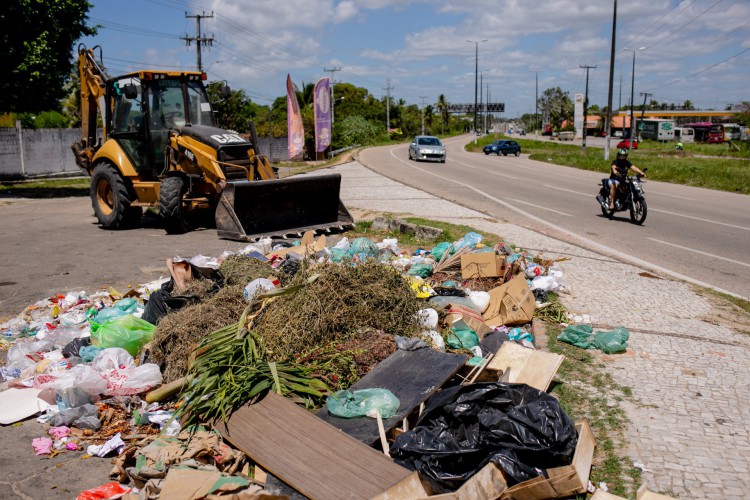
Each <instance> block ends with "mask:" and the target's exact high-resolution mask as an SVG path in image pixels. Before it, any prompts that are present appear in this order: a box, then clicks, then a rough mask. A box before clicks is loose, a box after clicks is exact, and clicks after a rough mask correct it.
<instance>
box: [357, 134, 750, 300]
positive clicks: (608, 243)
mask: <svg viewBox="0 0 750 500" xmlns="http://www.w3.org/2000/svg"><path fill="white" fill-rule="evenodd" d="M470 139H471V138H470V137H467V136H462V137H458V138H453V139H449V140H447V141H446V143H447V150H448V160H447V162H446V163H445V164H441V163H428V162H413V161H410V160H409V159H408V152H407V145H406V144H404V145H398V146H384V147H380V148H371V149H367V150H365V151H363V152H362V153H360V156H359V160H360V161H361V162H362V163H363V164H364V165H366V166H367V167H369V168H371V169H373V170H374V171H376V172H378V173H380V174H382V175H385V176H387V177H389V178H391V179H394V180H397V181H399V182H402V183H404V184H407V185H410V186H413V187H416V188H419V189H422V190H424V191H427V192H429V193H431V194H433V195H435V196H439V197H441V198H444V199H447V200H450V201H453V202H456V203H458V204H460V205H464V206H466V207H469V208H472V209H474V210H477V211H480V212H483V213H485V214H487V215H489V216H492V217H495V218H497V219H500V220H507V221H509V222H512V223H514V224H518V225H521V226H525V227H529V228H531V229H534V230H536V231H540V232H542V233H545V234H548V235H550V236H553V237H556V238H559V239H563V240H566V241H571V242H573V243H576V244H579V245H581V246H584V247H587V248H590V249H592V250H596V251H599V252H602V253H605V254H608V255H612V256H614V257H618V258H620V259H621V260H624V261H628V262H633V261H642V262H639V263H646V264H647V267H649V268H651V269H653V270H655V271H659V272H668V273H670V274H671V275H673V276H676V277H680V278H683V279H687V280H688V281H693V282H698V283H704V284H708V285H710V286H712V287H714V288H717V289H719V290H721V291H726V292H729V293H732V294H735V295H739V296H742V297H750V196H746V195H739V194H733V193H725V192H720V191H714V190H709V189H701V188H693V187H688V186H679V185H674V184H667V183H662V182H650V181H648V179H647V182H646V183H645V185H644V190H645V192H646V200H647V202H648V217H647V219H646V222H645V223H644V224H643V225H642V226H637V225H635V224H631V223H630V219H629V213H628V212H618V213H617V214H616V216H615V218H614V219H612V220H610V219H608V218H606V217H604V216H602V214H601V210H600V207H599V204H598V203H597V202H596V200H595V198H594V197H595V196H596V194H597V193H598V190H599V182H600V180H601V179H602V178H604V177H606V176H608V172H609V167H608V162H605V161H604V160H603V159H602V171H601V173H597V172H590V171H584V170H578V169H574V168H569V167H562V166H558V165H552V164H547V163H543V162H538V161H532V160H529V159H528V157H527V156H526V155H523V154H522V155H521V156H520V157H518V158H517V157H514V156H507V157H504V156H499V157H498V156H495V155H490V156H485V155H484V154H482V153H468V152H466V151H465V150H464V148H463V145H464V144H466V143H467V141H469V140H470ZM636 163H637V159H636ZM612 293H617V292H616V291H613V292H612Z"/></svg>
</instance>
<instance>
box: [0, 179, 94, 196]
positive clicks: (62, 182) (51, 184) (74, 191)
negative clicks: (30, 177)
mask: <svg viewBox="0 0 750 500" xmlns="http://www.w3.org/2000/svg"><path fill="white" fill-rule="evenodd" d="M89 180H90V179H89V178H88V177H84V178H75V179H41V180H35V181H17V182H16V181H13V182H10V181H6V182H0V197H15V196H18V197H21V198H66V197H69V196H89V194H90V191H89Z"/></svg>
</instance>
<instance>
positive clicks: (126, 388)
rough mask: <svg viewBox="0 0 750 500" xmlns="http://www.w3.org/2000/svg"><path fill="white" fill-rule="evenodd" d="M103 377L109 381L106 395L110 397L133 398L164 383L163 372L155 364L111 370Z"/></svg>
mask: <svg viewBox="0 0 750 500" xmlns="http://www.w3.org/2000/svg"><path fill="white" fill-rule="evenodd" d="M102 376H103V377H104V378H105V379H106V381H107V390H106V391H105V392H104V394H107V395H109V396H132V395H135V394H140V393H142V392H146V391H148V390H150V389H151V388H153V387H156V386H157V385H160V384H161V383H162V376H161V370H160V369H159V366H158V365H155V364H153V363H146V364H143V365H141V366H136V367H134V368H125V369H124V370H110V371H108V372H104V373H102Z"/></svg>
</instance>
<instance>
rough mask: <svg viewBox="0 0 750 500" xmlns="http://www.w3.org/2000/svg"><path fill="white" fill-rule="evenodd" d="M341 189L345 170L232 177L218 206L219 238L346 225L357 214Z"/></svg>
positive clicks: (295, 233) (256, 236) (245, 237)
mask: <svg viewBox="0 0 750 500" xmlns="http://www.w3.org/2000/svg"><path fill="white" fill-rule="evenodd" d="M340 189H341V175H340V174H325V175H316V176H296V177H289V178H285V179H274V180H268V181H239V182H230V183H227V186H226V188H224V191H223V192H222V194H221V198H220V200H219V204H218V206H217V207H216V229H217V231H218V234H219V238H226V239H230V240H239V241H255V240H257V239H259V238H263V237H266V236H276V237H282V238H287V237H295V236H296V237H299V236H301V235H302V233H304V232H305V231H316V232H319V231H330V230H339V231H343V230H344V229H347V228H350V227H352V225H353V224H354V219H353V218H352V216H351V215H350V214H349V211H348V210H347V209H346V207H345V206H344V204H343V203H342V202H341V200H340V198H339V192H340Z"/></svg>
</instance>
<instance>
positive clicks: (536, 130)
mask: <svg viewBox="0 0 750 500" xmlns="http://www.w3.org/2000/svg"><path fill="white" fill-rule="evenodd" d="M529 71H530V72H531V73H534V89H535V94H534V95H535V97H534V137H537V136H538V133H539V68H536V69H534V68H529Z"/></svg>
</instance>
